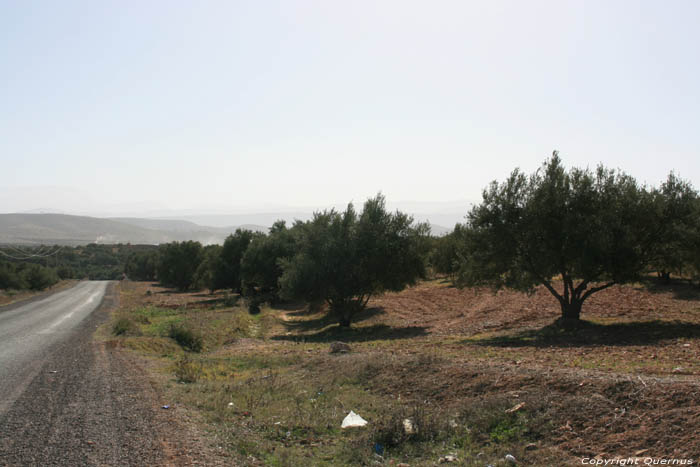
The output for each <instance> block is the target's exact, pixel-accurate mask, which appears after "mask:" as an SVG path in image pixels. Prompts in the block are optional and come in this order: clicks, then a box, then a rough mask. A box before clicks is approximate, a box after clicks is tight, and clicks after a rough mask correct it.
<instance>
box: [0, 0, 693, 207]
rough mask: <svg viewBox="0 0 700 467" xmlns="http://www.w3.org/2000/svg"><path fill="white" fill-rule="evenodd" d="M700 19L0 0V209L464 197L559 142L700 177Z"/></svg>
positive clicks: (607, 159) (535, 6)
mask: <svg viewBox="0 0 700 467" xmlns="http://www.w3.org/2000/svg"><path fill="white" fill-rule="evenodd" d="M699 25H700V2H698V1H687V2H681V1H655V2H642V1H616V0H605V1H564V0H556V1H513V2H496V1H492V0H489V1H484V2H469V1H455V2H447V1H424V2H411V1H406V0H397V1H380V0H372V1H356V0H354V1H329V0H324V1H318V2H307V1H292V0H288V1H284V2H268V1H262V0H251V1H248V2H235V1H225V2H215V1H187V2H181V1H173V0H168V1H162V2H158V1H143V0H139V1H119V2H117V1H114V2H108V1H94V0H91V1H85V2H73V1H67V0H63V1H41V2H36V1H28V0H19V1H14V2H12V1H7V0H0V162H1V163H2V165H1V167H2V178H1V180H0V212H8V211H15V210H26V209H32V208H39V207H42V208H57V209H63V210H69V211H76V212H77V211H86V210H97V209H104V208H105V207H112V208H114V209H118V208H117V207H119V208H123V207H125V206H126V207H128V208H129V209H132V210H133V209H144V210H147V209H152V208H156V207H157V208H171V209H191V208H197V209H200V208H201V209H204V208H215V207H218V208H227V207H229V206H247V205H255V206H263V205H268V206H269V205H299V206H306V205H314V206H318V205H325V204H330V203H339V202H340V203H342V202H347V201H350V200H355V201H357V202H361V201H363V200H364V199H365V198H366V197H368V196H370V195H373V194H374V193H376V192H377V191H379V190H381V191H383V192H384V193H385V194H386V195H387V197H388V198H389V200H394V201H398V200H417V201H450V200H465V199H466V200H470V199H478V198H479V197H480V192H481V189H482V188H483V187H484V186H485V185H486V184H487V183H488V182H489V181H491V180H493V179H495V178H497V179H499V180H502V179H503V178H504V177H506V176H507V174H508V173H509V172H510V171H511V170H512V169H513V168H514V167H516V166H519V167H521V168H522V169H524V170H526V171H528V172H530V171H532V170H534V169H536V168H537V167H538V166H539V164H540V163H541V162H542V161H543V160H544V159H545V158H546V157H548V156H549V155H550V154H551V152H552V150H553V149H558V150H559V151H560V152H561V154H562V156H563V158H564V161H565V163H566V164H567V165H578V166H585V165H590V166H594V165H596V164H597V163H599V162H603V163H605V164H606V165H608V166H612V167H620V168H622V169H625V170H626V171H628V172H629V173H631V174H632V175H634V176H636V177H637V178H638V179H639V180H640V181H647V182H650V183H654V184H656V183H658V182H659V181H660V180H662V179H663V178H664V177H665V175H666V174H667V173H668V172H669V171H670V170H671V169H674V170H676V171H677V172H678V173H680V175H681V176H682V177H684V178H687V179H690V180H691V181H692V182H693V183H694V184H695V186H696V187H700V110H699V109H700V26H699ZM115 206H116V207H115ZM124 209H126V208H124Z"/></svg>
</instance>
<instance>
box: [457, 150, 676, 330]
mask: <svg viewBox="0 0 700 467" xmlns="http://www.w3.org/2000/svg"><path fill="white" fill-rule="evenodd" d="M674 206H675V205H674V204H673V203H671V204H669V203H668V202H665V201H664V199H663V197H662V196H661V195H660V193H659V191H658V190H654V189H651V190H650V189H647V188H646V187H644V186H640V185H638V184H637V182H636V181H635V180H634V178H632V177H631V176H629V175H627V174H625V173H623V172H620V171H616V170H611V169H608V168H605V167H603V166H602V165H601V166H599V167H598V168H597V169H596V170H595V171H591V170H589V169H579V168H572V169H570V170H566V169H565V168H564V166H563V165H562V162H561V159H560V158H559V156H558V154H557V153H556V152H555V153H554V155H553V156H552V157H551V158H550V159H549V160H547V161H546V162H545V163H544V164H543V166H542V167H541V168H540V169H539V170H537V171H536V172H535V173H534V174H532V175H530V176H529V177H528V176H526V175H524V174H523V173H521V172H520V171H519V170H517V169H516V170H515V171H514V172H513V173H512V174H511V175H510V177H509V178H508V179H507V180H506V181H505V182H503V183H498V182H496V181H494V182H492V183H491V185H489V187H488V188H487V189H485V190H484V192H483V201H482V202H481V204H479V205H477V206H475V207H474V208H473V209H472V210H471V211H470V213H469V215H468V222H467V227H468V232H467V235H466V238H467V241H466V243H465V248H464V249H463V250H462V251H461V268H460V272H459V282H460V284H461V285H490V286H492V287H496V288H499V287H510V288H514V289H518V290H524V291H531V290H533V288H534V287H535V286H536V285H539V284H542V285H544V286H545V287H546V288H547V290H549V292H550V293H551V294H552V295H554V297H556V299H557V300H558V301H559V303H560V305H561V310H562V321H563V322H564V323H565V324H567V323H568V324H572V323H576V322H578V320H579V319H580V313H581V306H582V304H583V302H584V301H585V300H586V299H587V298H589V297H590V296H591V295H592V294H594V293H596V292H598V291H600V290H603V289H605V288H608V287H610V286H612V285H614V284H618V283H624V282H629V281H631V280H634V279H636V278H637V277H638V276H639V275H640V274H641V273H642V272H644V271H645V268H646V267H647V265H648V264H649V262H650V260H651V259H652V257H653V256H654V254H655V252H656V251H658V245H659V242H660V232H662V230H663V229H662V226H664V225H666V223H667V222H668V221H669V219H672V218H677V217H678V216H679V213H678V212H677V210H676V208H675V207H674ZM555 278H559V279H561V285H560V286H559V285H558V282H555V281H554V279H555Z"/></svg>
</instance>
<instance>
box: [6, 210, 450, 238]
mask: <svg viewBox="0 0 700 467" xmlns="http://www.w3.org/2000/svg"><path fill="white" fill-rule="evenodd" d="M292 216H293V217H292V218H287V219H286V220H288V222H289V224H291V223H292V222H293V220H294V219H301V220H306V219H310V218H311V217H312V214H310V213H309V214H304V213H292ZM211 217H214V216H211ZM221 217H222V219H218V221H219V222H223V221H224V220H227V221H231V220H237V221H243V220H251V219H255V220H257V221H263V222H264V221H267V222H265V224H266V225H261V224H259V223H245V222H240V223H237V224H236V225H231V226H228V227H211V226H204V225H200V224H197V223H195V222H193V221H192V220H182V219H145V218H136V217H115V218H100V217H88V216H73V215H67V214H25V213H17V214H0V244H25V245H32V244H33V245H38V244H57V245H84V244H87V243H106V244H113V243H133V244H150V245H155V244H160V243H167V242H172V241H185V240H196V241H199V242H201V243H203V244H212V243H219V244H221V243H223V242H224V239H225V238H226V237H227V236H228V235H230V234H231V233H233V232H235V231H236V229H237V228H241V229H247V230H252V231H258V232H267V231H268V229H269V226H271V225H272V223H273V222H274V221H275V220H278V219H280V218H284V217H280V216H278V215H277V214H275V213H273V214H258V215H255V214H251V215H238V216H221ZM210 220H217V219H210ZM431 230H432V234H433V235H436V236H439V235H444V234H445V233H448V232H449V231H450V230H451V229H448V228H446V227H442V226H440V225H436V224H432V226H431Z"/></svg>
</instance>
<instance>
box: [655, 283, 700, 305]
mask: <svg viewBox="0 0 700 467" xmlns="http://www.w3.org/2000/svg"><path fill="white" fill-rule="evenodd" d="M641 283H642V284H644V287H645V288H646V289H647V290H648V291H649V292H651V293H668V292H671V293H672V294H673V298H675V299H676V300H686V301H696V300H700V287H698V286H697V285H694V284H692V283H690V282H689V281H688V280H685V279H677V278H671V279H670V280H668V281H665V280H663V279H660V278H658V277H645V278H644V279H643V280H642V281H641Z"/></svg>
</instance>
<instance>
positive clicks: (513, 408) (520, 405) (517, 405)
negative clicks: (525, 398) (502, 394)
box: [506, 402, 525, 413]
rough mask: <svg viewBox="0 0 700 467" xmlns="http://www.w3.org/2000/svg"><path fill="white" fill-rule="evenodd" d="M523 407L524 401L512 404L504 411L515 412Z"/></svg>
mask: <svg viewBox="0 0 700 467" xmlns="http://www.w3.org/2000/svg"><path fill="white" fill-rule="evenodd" d="M523 407H525V402H521V403H519V404H516V405H514V406H513V407H511V408H510V409H508V410H506V413H513V412H517V411H518V410H520V409H522V408H523Z"/></svg>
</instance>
